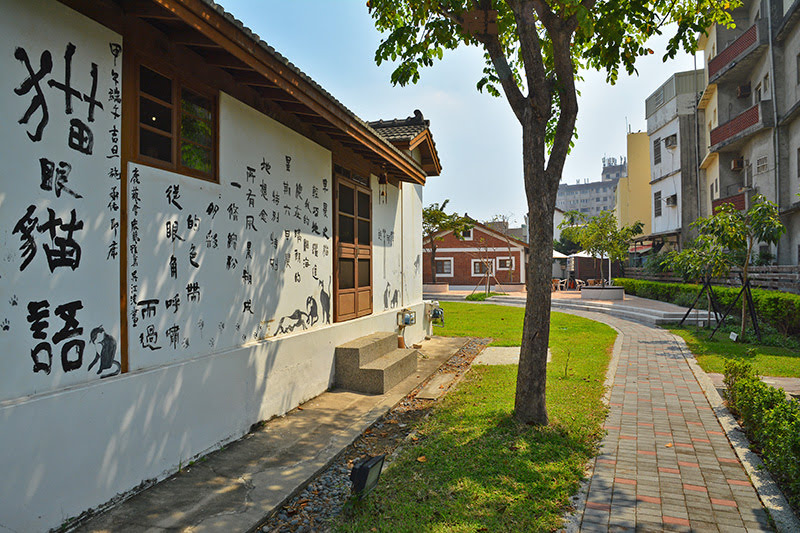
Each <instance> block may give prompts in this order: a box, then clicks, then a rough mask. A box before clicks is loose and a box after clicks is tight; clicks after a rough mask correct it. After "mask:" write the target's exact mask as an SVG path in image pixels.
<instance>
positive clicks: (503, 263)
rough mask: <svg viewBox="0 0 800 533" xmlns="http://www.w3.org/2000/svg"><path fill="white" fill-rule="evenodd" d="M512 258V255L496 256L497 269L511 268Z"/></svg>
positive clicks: (512, 265)
mask: <svg viewBox="0 0 800 533" xmlns="http://www.w3.org/2000/svg"><path fill="white" fill-rule="evenodd" d="M513 269H514V258H513V257H498V258H497V270H513Z"/></svg>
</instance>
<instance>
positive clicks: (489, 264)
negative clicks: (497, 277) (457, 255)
mask: <svg viewBox="0 0 800 533" xmlns="http://www.w3.org/2000/svg"><path fill="white" fill-rule="evenodd" d="M475 265H484V266H485V267H487V268H488V269H489V272H488V274H489V275H490V276H493V275H494V271H495V268H494V259H491V258H490V259H487V260H483V259H472V260H471V262H470V276H471V277H473V278H483V277H485V276H486V274H487V273H486V272H477V273H476V272H475Z"/></svg>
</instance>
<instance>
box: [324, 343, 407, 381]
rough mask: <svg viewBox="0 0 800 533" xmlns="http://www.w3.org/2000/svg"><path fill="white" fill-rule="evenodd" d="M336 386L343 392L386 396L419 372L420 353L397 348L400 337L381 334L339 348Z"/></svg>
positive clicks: (336, 359)
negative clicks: (350, 391)
mask: <svg viewBox="0 0 800 533" xmlns="http://www.w3.org/2000/svg"><path fill="white" fill-rule="evenodd" d="M334 365H335V372H336V375H335V382H336V386H337V387H339V388H342V389H347V390H352V391H356V392H364V393H368V394H384V393H386V391H388V390H389V389H391V388H392V387H394V386H395V385H397V384H398V383H400V382H401V381H403V380H404V379H405V378H407V377H408V376H410V375H411V374H413V373H414V372H416V370H417V351H416V350H412V349H408V348H397V334H396V333H387V332H378V333H373V334H371V335H366V336H364V337H360V338H358V339H355V340H353V341H350V342H348V343H345V344H343V345H341V346H337V347H336V356H335V363H334Z"/></svg>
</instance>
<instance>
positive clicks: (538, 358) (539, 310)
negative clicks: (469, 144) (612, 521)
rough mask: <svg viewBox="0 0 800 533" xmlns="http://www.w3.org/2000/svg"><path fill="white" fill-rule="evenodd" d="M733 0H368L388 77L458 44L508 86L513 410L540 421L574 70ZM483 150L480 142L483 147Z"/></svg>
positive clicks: (610, 73)
mask: <svg viewBox="0 0 800 533" xmlns="http://www.w3.org/2000/svg"><path fill="white" fill-rule="evenodd" d="M740 4H741V0H725V1H723V2H717V1H715V0H642V1H636V2H630V1H628V0H563V1H545V0H369V1H368V2H367V6H368V7H369V10H370V12H371V14H372V16H373V18H374V19H375V26H376V27H377V28H378V30H379V31H381V32H383V39H382V41H381V43H380V45H379V46H378V49H377V51H376V53H375V60H376V62H377V63H378V64H380V63H381V62H383V61H393V62H395V66H394V71H393V72H392V78H391V81H392V83H395V84H397V83H399V84H401V85H405V84H407V83H416V82H417V81H418V80H419V77H420V70H421V69H422V68H424V67H428V66H431V65H433V63H434V61H435V60H437V59H441V58H442V57H443V55H444V52H445V50H453V49H456V48H458V47H459V46H461V45H462V44H466V45H472V46H477V47H480V48H482V50H483V52H484V57H485V66H484V68H483V75H482V76H481V78H480V80H479V81H478V83H477V88H478V89H479V90H484V89H485V90H486V91H487V92H488V93H490V94H491V95H493V96H500V95H501V94H502V95H504V96H505V98H506V100H507V101H508V103H509V106H510V107H511V110H512V111H513V113H514V116H515V117H516V118H517V120H518V121H519V123H520V127H521V132H522V178H523V181H524V183H525V192H526V199H527V211H528V214H529V221H530V227H531V228H532V231H531V232H530V242H529V245H530V255H529V261H528V267H527V275H526V280H527V287H526V289H527V302H526V306H525V319H524V323H523V334H522V345H521V347H520V364H519V371H518V373H517V389H516V396H515V400H514V416H515V418H516V419H517V420H518V421H520V422H523V423H530V424H538V425H546V424H547V423H548V417H547V407H546V402H545V396H546V395H545V393H546V379H547V378H546V376H547V346H548V342H549V337H550V313H549V310H550V265H551V263H552V260H553V258H552V243H553V213H554V210H555V201H556V193H557V191H558V184H559V181H560V180H561V174H562V171H563V169H564V163H565V161H566V157H567V154H568V153H569V150H570V147H571V146H572V143H573V139H574V135H575V122H576V119H577V116H578V92H577V89H576V83H575V82H576V80H577V79H580V78H579V76H578V75H577V74H576V72H577V71H578V70H579V69H580V68H585V67H588V68H593V69H597V70H603V71H605V72H606V79H607V80H608V81H609V82H611V83H613V82H614V81H615V80H616V79H617V76H618V74H619V70H620V68H624V69H625V70H626V71H627V72H628V73H631V74H632V73H633V72H635V70H636V69H635V63H636V59H637V58H638V57H641V56H644V55H648V54H652V53H653V50H651V49H650V48H648V47H647V46H646V41H647V39H648V38H649V37H651V36H653V35H654V34H661V33H662V28H663V27H664V26H665V25H667V24H670V23H674V25H673V26H671V27H672V28H674V29H675V34H674V35H673V36H672V38H671V39H670V40H669V44H668V45H667V54H666V56H665V59H666V57H674V55H675V54H676V53H677V51H678V49H679V48H681V47H683V48H684V49H686V50H688V51H692V52H693V51H694V49H695V48H696V43H697V41H696V38H697V35H698V34H700V33H702V32H704V31H705V29H706V28H708V27H709V26H711V25H712V24H714V23H720V24H731V23H732V21H733V19H732V17H731V15H730V13H729V12H728V11H727V10H730V9H734V8H736V7H738V6H739V5H740ZM487 153H488V152H487Z"/></svg>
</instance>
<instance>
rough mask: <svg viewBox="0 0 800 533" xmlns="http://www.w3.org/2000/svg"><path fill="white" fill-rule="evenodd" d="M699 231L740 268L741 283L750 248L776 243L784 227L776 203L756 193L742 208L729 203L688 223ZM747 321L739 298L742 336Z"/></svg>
mask: <svg viewBox="0 0 800 533" xmlns="http://www.w3.org/2000/svg"><path fill="white" fill-rule="evenodd" d="M692 225H693V226H695V227H696V228H697V230H698V232H699V234H700V236H706V237H705V238H706V241H705V242H707V243H708V245H709V246H713V247H714V249H715V253H717V254H719V256H720V260H721V261H724V262H725V263H727V265H728V266H738V267H740V268H741V269H742V284H743V285H747V282H748V279H749V268H750V264H751V263H752V262H753V260H754V257H753V249H754V248H755V246H756V245H757V244H758V243H762V242H763V243H766V244H777V243H778V241H779V240H780V238H781V235H783V233H784V232H785V231H786V228H785V227H784V225H783V224H782V223H781V221H780V218H779V212H778V206H777V205H775V204H774V203H772V202H770V201H769V200H767V199H766V197H764V195H762V194H758V195H756V196H755V197H754V198H753V201H752V204H751V206H750V208H749V209H747V210H746V211H739V210H738V209H736V207H735V206H734V205H733V204H731V203H725V204H722V205H721V206H719V207H717V211H716V213H714V214H713V215H711V216H710V217H706V218H699V219H697V220H696V221H695V222H693V223H692ZM746 323H747V300H746V299H745V298H742V326H741V331H740V334H741V335H742V336H744V331H745V325H746Z"/></svg>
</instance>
